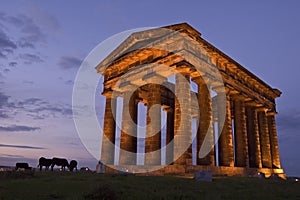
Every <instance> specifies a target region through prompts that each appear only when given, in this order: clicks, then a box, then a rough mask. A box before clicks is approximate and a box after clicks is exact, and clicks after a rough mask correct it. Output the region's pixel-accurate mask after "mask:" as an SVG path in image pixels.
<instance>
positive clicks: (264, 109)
mask: <svg viewBox="0 0 300 200" xmlns="http://www.w3.org/2000/svg"><path fill="white" fill-rule="evenodd" d="M268 110H269V109H268V108H266V107H257V108H256V111H257V112H264V113H267V111H268Z"/></svg>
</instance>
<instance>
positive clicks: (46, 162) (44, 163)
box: [38, 157, 52, 171]
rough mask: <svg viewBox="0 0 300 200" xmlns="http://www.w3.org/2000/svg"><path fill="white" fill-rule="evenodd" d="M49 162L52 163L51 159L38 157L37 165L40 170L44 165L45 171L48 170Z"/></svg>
mask: <svg viewBox="0 0 300 200" xmlns="http://www.w3.org/2000/svg"><path fill="white" fill-rule="evenodd" d="M51 164H52V159H47V158H44V157H40V159H39V165H38V167H40V171H42V168H43V166H45V171H46V170H49V167H50V165H51Z"/></svg>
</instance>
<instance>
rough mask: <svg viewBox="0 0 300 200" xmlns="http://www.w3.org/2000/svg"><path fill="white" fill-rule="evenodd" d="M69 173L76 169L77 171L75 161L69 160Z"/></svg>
mask: <svg viewBox="0 0 300 200" xmlns="http://www.w3.org/2000/svg"><path fill="white" fill-rule="evenodd" d="M69 169H70V171H71V172H72V171H73V170H74V169H76V171H77V161H76V160H71V161H70V167H69Z"/></svg>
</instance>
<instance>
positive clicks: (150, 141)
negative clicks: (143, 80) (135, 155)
mask: <svg viewBox="0 0 300 200" xmlns="http://www.w3.org/2000/svg"><path fill="white" fill-rule="evenodd" d="M147 88H148V99H147V102H148V103H147V130H146V142H145V165H160V164H161V151H160V149H161V130H160V126H161V91H160V85H158V84H149V85H148V87H147ZM150 109H151V113H150ZM150 116H151V117H150Z"/></svg>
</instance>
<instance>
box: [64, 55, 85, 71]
mask: <svg viewBox="0 0 300 200" xmlns="http://www.w3.org/2000/svg"><path fill="white" fill-rule="evenodd" d="M81 63H82V60H80V59H78V58H76V57H69V56H63V57H61V58H60V61H59V63H58V65H59V66H60V67H61V68H63V69H78V68H79V67H80V65H81Z"/></svg>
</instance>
